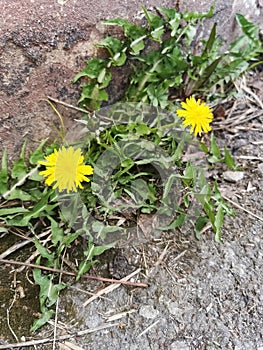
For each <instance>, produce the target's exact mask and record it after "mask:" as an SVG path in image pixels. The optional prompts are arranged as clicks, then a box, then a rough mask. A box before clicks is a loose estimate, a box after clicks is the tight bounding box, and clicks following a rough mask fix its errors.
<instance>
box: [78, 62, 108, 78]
mask: <svg viewBox="0 0 263 350" xmlns="http://www.w3.org/2000/svg"><path fill="white" fill-rule="evenodd" d="M106 66H107V61H106V60H103V59H100V58H93V59H91V60H89V61H87V64H86V68H85V69H83V70H82V71H81V72H80V73H78V74H77V75H76V76H75V77H74V79H73V83H76V82H77V81H78V80H79V79H80V78H81V77H84V76H86V77H89V78H90V79H97V78H98V76H99V75H100V73H101V71H102V70H103V69H104V68H106Z"/></svg>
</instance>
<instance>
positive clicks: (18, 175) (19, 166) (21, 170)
mask: <svg viewBox="0 0 263 350" xmlns="http://www.w3.org/2000/svg"><path fill="white" fill-rule="evenodd" d="M25 148H26V142H25V143H24V144H23V147H22V150H21V153H20V157H19V159H18V160H17V161H15V162H14V164H13V168H12V171H11V176H12V178H13V179H16V180H17V181H19V180H21V179H22V178H23V177H24V176H25V175H26V174H27V165H26V163H25Z"/></svg>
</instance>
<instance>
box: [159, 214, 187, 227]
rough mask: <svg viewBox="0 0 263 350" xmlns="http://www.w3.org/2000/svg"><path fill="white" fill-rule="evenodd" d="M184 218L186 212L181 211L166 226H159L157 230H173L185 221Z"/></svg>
mask: <svg viewBox="0 0 263 350" xmlns="http://www.w3.org/2000/svg"><path fill="white" fill-rule="evenodd" d="M185 219H186V214H185V213H182V214H180V215H178V217H177V218H176V219H175V220H174V221H173V222H172V223H171V224H170V225H168V226H159V227H158V229H159V230H165V231H166V230H174V229H176V228H177V227H180V226H182V224H183V223H184V222H185Z"/></svg>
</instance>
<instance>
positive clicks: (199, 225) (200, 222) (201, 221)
mask: <svg viewBox="0 0 263 350" xmlns="http://www.w3.org/2000/svg"><path fill="white" fill-rule="evenodd" d="M208 222H209V219H208V217H207V216H200V217H199V218H198V219H197V220H196V223H195V236H196V238H197V239H200V233H201V231H202V229H203V228H204V227H205V225H206V224H207V223H208Z"/></svg>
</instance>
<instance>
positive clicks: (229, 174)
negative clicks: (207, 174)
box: [223, 171, 244, 182]
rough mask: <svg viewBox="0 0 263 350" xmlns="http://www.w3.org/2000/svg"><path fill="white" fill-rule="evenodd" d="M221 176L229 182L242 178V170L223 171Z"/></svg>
mask: <svg viewBox="0 0 263 350" xmlns="http://www.w3.org/2000/svg"><path fill="white" fill-rule="evenodd" d="M223 177H224V179H225V180H226V181H229V182H238V181H241V180H242V179H243V178H244V172H243V171H225V172H224V173H223Z"/></svg>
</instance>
